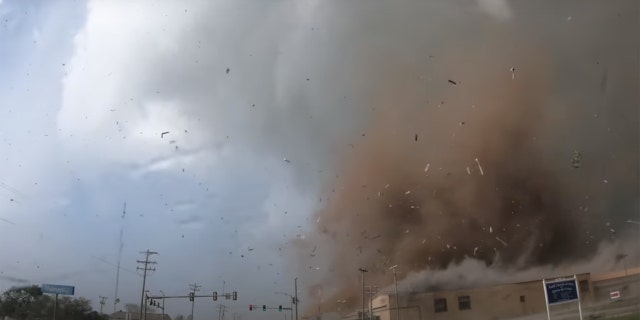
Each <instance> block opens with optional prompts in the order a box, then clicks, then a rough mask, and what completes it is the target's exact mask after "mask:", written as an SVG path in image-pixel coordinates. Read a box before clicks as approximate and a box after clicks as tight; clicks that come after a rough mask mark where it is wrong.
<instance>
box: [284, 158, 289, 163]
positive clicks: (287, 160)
mask: <svg viewBox="0 0 640 320" xmlns="http://www.w3.org/2000/svg"><path fill="white" fill-rule="evenodd" d="M282 161H284V162H286V163H291V160H289V159H287V158H283V159H282Z"/></svg>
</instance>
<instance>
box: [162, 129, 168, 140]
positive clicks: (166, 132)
mask: <svg viewBox="0 0 640 320" xmlns="http://www.w3.org/2000/svg"><path fill="white" fill-rule="evenodd" d="M165 134H169V131H165V132H163V133H161V134H160V139H163V138H164V135H165Z"/></svg>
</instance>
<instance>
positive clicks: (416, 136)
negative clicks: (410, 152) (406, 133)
mask: <svg viewBox="0 0 640 320" xmlns="http://www.w3.org/2000/svg"><path fill="white" fill-rule="evenodd" d="M415 140H416V141H418V134H417V133H416V135H415Z"/></svg>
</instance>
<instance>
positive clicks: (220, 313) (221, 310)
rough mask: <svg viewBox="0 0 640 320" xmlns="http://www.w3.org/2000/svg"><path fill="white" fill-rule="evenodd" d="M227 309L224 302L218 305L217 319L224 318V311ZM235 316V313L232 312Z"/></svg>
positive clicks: (222, 319) (221, 319)
mask: <svg viewBox="0 0 640 320" xmlns="http://www.w3.org/2000/svg"><path fill="white" fill-rule="evenodd" d="M226 310H227V306H225V305H224V304H219V305H218V320H224V313H225V311H226ZM233 315H234V318H235V313H234V314H233Z"/></svg>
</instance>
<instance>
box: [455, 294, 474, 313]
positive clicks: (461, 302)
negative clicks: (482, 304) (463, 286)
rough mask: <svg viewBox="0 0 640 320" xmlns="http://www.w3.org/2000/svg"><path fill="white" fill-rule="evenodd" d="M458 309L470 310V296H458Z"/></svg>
mask: <svg viewBox="0 0 640 320" xmlns="http://www.w3.org/2000/svg"><path fill="white" fill-rule="evenodd" d="M458 310H471V297H469V296H459V297H458Z"/></svg>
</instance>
